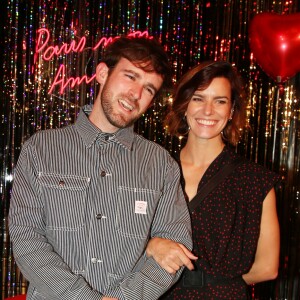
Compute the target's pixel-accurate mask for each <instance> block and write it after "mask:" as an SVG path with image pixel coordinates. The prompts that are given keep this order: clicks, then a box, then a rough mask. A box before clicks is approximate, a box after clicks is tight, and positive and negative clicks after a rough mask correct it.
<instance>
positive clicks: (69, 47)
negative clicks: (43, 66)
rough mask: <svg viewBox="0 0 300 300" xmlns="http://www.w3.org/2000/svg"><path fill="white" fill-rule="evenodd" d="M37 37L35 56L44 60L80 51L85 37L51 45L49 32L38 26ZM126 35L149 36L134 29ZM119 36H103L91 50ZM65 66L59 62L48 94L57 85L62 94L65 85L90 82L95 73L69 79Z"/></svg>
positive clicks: (104, 45) (83, 47)
mask: <svg viewBox="0 0 300 300" xmlns="http://www.w3.org/2000/svg"><path fill="white" fill-rule="evenodd" d="M37 33H38V37H37V43H36V49H35V58H36V57H37V55H38V54H40V53H42V59H43V60H45V61H50V60H51V59H53V58H54V57H55V56H60V55H68V54H70V53H80V52H83V51H84V50H85V46H86V37H82V38H80V40H79V41H78V42H77V43H76V41H74V40H73V41H72V42H71V43H70V44H67V43H64V44H63V45H62V46H60V47H59V46H58V45H53V46H49V45H48V43H49V40H50V32H49V30H48V29H46V28H40V29H38V31H37ZM128 36H135V37H147V38H151V37H150V36H149V33H148V31H143V32H141V31H136V32H133V33H130V34H128ZM117 38H119V37H118V36H117V37H114V38H112V37H109V38H106V37H103V38H101V39H100V41H99V42H98V43H97V44H96V45H95V46H94V47H93V48H92V50H93V51H96V50H97V49H98V48H100V47H101V46H103V47H106V46H107V45H108V44H109V43H111V42H112V41H113V40H115V39H117ZM65 71H66V66H65V65H64V64H61V65H60V67H59V68H58V70H57V73H56V76H55V77H54V80H53V83H52V85H51V87H50V90H49V92H48V94H51V93H52V92H53V89H54V88H55V87H57V86H59V87H60V89H59V93H60V94H63V93H64V90H65V89H66V88H67V86H69V85H70V86H71V87H72V88H73V87H75V86H76V85H80V84H82V83H83V82H85V83H87V84H88V83H90V82H91V81H93V80H94V78H95V76H96V75H95V74H94V75H92V76H91V77H90V78H88V77H87V76H86V75H83V76H82V77H70V78H69V79H67V78H66V72H65Z"/></svg>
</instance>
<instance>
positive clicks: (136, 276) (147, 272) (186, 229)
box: [107, 158, 192, 300]
mask: <svg viewBox="0 0 300 300" xmlns="http://www.w3.org/2000/svg"><path fill="white" fill-rule="evenodd" d="M151 237H161V238H166V239H171V240H173V241H176V242H179V243H182V244H183V245H185V246H186V247H187V248H188V249H189V250H192V230H191V223H190V216H189V211H188V208H187V204H186V202H185V199H184V196H183V192H182V188H181V185H180V171H179V167H178V165H177V163H176V162H175V161H173V159H172V158H170V161H169V168H168V172H167V176H166V178H165V182H164V187H163V192H162V195H161V199H160V201H159V205H158V207H157V209H156V214H155V217H154V220H153V223H152V228H151ZM182 271H183V268H181V269H180V270H179V271H177V272H176V275H172V274H170V273H168V272H167V271H166V270H164V269H163V268H162V267H160V266H159V265H158V263H156V261H155V260H154V259H153V258H152V257H149V258H147V257H146V255H144V256H143V257H142V258H141V259H140V260H139V262H138V263H137V265H136V267H135V270H134V272H133V273H131V274H128V276H126V277H125V279H124V280H123V281H122V283H121V284H120V287H118V288H116V289H115V290H114V291H107V294H108V295H111V296H114V297H117V298H119V299H128V300H129V299H130V300H140V299H143V300H155V299H158V298H159V297H160V296H161V295H162V294H164V293H165V292H166V291H167V290H168V289H169V288H170V287H171V286H172V285H173V284H174V283H175V282H176V281H177V280H178V279H179V277H180V275H181V273H182Z"/></svg>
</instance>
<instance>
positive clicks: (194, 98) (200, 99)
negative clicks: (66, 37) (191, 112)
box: [192, 97, 202, 101]
mask: <svg viewBox="0 0 300 300" xmlns="http://www.w3.org/2000/svg"><path fill="white" fill-rule="evenodd" d="M192 100H193V101H202V98H200V97H193V98H192Z"/></svg>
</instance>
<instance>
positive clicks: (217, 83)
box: [186, 77, 232, 140]
mask: <svg viewBox="0 0 300 300" xmlns="http://www.w3.org/2000/svg"><path fill="white" fill-rule="evenodd" d="M231 106H232V104H231V85H230V82H229V80H228V79H227V78H224V77H217V78H214V79H213V80H212V82H211V84H210V85H209V86H208V87H207V88H206V89H205V90H202V91H200V90H196V91H195V93H194V95H193V96H192V98H191V100H190V102H189V104H188V107H187V111H186V119H187V122H188V124H189V126H190V132H189V135H194V136H195V137H197V138H199V139H205V140H210V139H221V131H222V130H223V129H224V127H225V126H226V124H227V122H228V119H229V118H230V117H231Z"/></svg>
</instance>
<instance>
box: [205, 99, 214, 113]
mask: <svg viewBox="0 0 300 300" xmlns="http://www.w3.org/2000/svg"><path fill="white" fill-rule="evenodd" d="M213 110H214V109H213V104H212V103H210V102H209V101H207V102H206V103H205V105H204V114H205V115H211V114H212V113H213Z"/></svg>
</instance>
